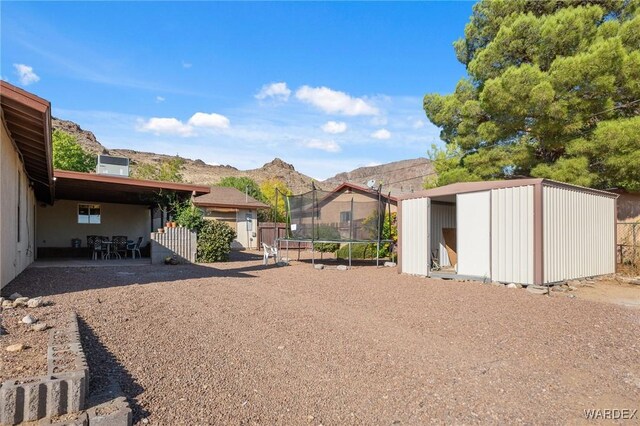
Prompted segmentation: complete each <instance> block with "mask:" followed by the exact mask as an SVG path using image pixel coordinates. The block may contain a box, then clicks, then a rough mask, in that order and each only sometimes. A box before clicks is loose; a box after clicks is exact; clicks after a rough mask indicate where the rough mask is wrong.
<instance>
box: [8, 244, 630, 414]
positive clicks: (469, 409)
mask: <svg viewBox="0 0 640 426" xmlns="http://www.w3.org/2000/svg"><path fill="white" fill-rule="evenodd" d="M291 257H293V256H291ZM122 270H123V269H122V267H118V268H108V267H107V268H104V267H103V268H73V269H71V268H70V269H66V268H50V269H28V270H27V271H26V272H25V273H23V274H22V275H21V276H20V277H18V279H17V280H16V281H15V282H14V283H12V284H11V285H10V289H8V290H10V291H20V290H24V291H25V292H27V290H29V291H32V292H34V293H35V292H36V289H41V290H43V291H46V292H47V293H46V295H47V297H49V298H51V299H52V300H53V301H54V302H55V303H56V306H60V307H65V308H66V309H69V308H71V307H73V308H77V311H78V313H79V315H80V318H81V335H82V339H83V346H84V347H85V350H86V352H87V357H88V361H89V364H90V375H91V378H92V381H93V380H95V381H96V383H98V382H100V381H101V380H102V379H104V378H108V377H112V378H115V379H116V380H117V381H118V384H119V385H120V387H121V388H122V390H123V391H124V392H125V393H126V394H127V396H128V398H129V401H130V402H131V405H132V409H133V412H134V421H135V422H138V423H140V424H141V423H142V420H143V419H144V418H148V420H149V423H150V424H163V425H173V424H229V423H232V424H256V423H257V424H274V423H280V424H320V423H322V424H425V423H431V422H439V423H442V422H446V423H474V424H477V423H581V422H584V412H583V410H585V409H597V408H603V409H606V408H618V409H625V408H629V409H635V408H640V407H639V406H638V405H639V404H638V401H640V363H638V360H639V359H640V345H639V344H638V335H640V311H639V310H637V309H628V308H625V307H622V306H618V305H614V304H608V303H595V302H592V301H589V300H586V299H585V298H581V297H580V296H579V295H580V292H581V291H582V289H579V290H578V291H577V292H576V295H577V297H576V298H569V297H566V295H565V294H557V295H556V294H553V293H552V295H551V296H538V295H533V294H530V293H528V292H527V291H525V290H517V289H513V290H512V289H506V288H504V287H498V286H493V285H483V284H479V283H471V282H451V281H442V280H429V279H425V278H419V277H413V276H407V275H398V274H397V273H396V269H395V268H375V267H371V266H366V267H364V266H363V267H356V268H354V269H352V270H348V271H339V270H336V269H333V268H331V269H325V270H314V269H313V268H312V267H311V266H310V265H309V264H307V263H302V262H293V263H292V266H289V267H281V268H278V267H274V266H272V265H269V266H267V267H265V266H263V265H262V258H261V255H259V254H256V255H254V256H251V257H249V256H247V258H246V259H245V260H239V261H235V262H228V263H222V264H215V265H211V266H203V265H178V266H164V265H162V266H138V267H135V268H132V269H131V270H130V271H129V272H132V274H127V275H125V274H118V272H121V271H122Z"/></svg>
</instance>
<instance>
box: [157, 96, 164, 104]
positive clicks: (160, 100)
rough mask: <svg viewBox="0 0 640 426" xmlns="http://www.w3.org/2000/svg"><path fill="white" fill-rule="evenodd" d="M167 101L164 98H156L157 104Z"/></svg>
mask: <svg viewBox="0 0 640 426" xmlns="http://www.w3.org/2000/svg"><path fill="white" fill-rule="evenodd" d="M164 101H165V99H164V98H163V97H162V96H156V102H157V103H160V102H164Z"/></svg>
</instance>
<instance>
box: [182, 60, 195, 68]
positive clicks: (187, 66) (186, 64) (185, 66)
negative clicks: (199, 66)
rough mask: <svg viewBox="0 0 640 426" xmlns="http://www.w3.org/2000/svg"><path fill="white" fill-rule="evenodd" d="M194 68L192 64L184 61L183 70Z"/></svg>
mask: <svg viewBox="0 0 640 426" xmlns="http://www.w3.org/2000/svg"><path fill="white" fill-rule="evenodd" d="M192 66H193V64H192V63H190V62H185V61H182V68H191V67H192Z"/></svg>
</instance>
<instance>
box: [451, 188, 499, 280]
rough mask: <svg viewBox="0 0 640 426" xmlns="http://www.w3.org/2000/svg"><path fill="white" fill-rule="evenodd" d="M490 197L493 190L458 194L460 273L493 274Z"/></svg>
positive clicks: (485, 276) (485, 275)
mask: <svg viewBox="0 0 640 426" xmlns="http://www.w3.org/2000/svg"><path fill="white" fill-rule="evenodd" d="M490 198H491V194H490V192H489V191H479V192H470V193H466V194H458V195H456V204H457V210H456V213H457V216H458V217H457V223H458V227H457V232H456V233H457V238H458V241H457V247H456V248H457V253H458V267H457V268H456V270H457V272H458V274H459V275H467V276H473V277H482V278H489V277H490V276H491V201H490Z"/></svg>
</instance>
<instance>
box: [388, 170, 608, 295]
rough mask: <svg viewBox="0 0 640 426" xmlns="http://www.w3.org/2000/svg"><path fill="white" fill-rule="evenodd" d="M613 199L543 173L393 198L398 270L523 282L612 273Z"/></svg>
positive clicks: (557, 280)
mask: <svg viewBox="0 0 640 426" xmlns="http://www.w3.org/2000/svg"><path fill="white" fill-rule="evenodd" d="M617 197H618V196H617V195H616V194H613V193H610V192H606V191H599V190H596V189H591V188H584V187H580V186H575V185H569V184H566V183H561V182H555V181H551V180H547V179H518V180H505V181H490V182H465V183H456V184H452V185H447V186H443V187H439V188H434V189H430V190H426V191H421V192H415V193H412V194H408V195H405V196H402V197H399V203H398V239H399V247H398V258H399V260H398V264H399V271H400V272H403V273H407V274H415V275H426V276H434V277H443V278H458V279H481V280H493V281H499V282H508V283H512V282H513V283H520V284H525V285H528V284H538V285H540V284H552V283H555V282H559V281H563V280H568V279H575V278H582V277H590V276H596V275H604V274H610V273H614V272H615V267H616V262H615V250H616V225H615V224H616V199H617Z"/></svg>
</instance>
